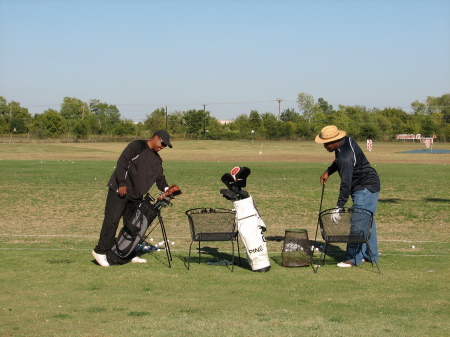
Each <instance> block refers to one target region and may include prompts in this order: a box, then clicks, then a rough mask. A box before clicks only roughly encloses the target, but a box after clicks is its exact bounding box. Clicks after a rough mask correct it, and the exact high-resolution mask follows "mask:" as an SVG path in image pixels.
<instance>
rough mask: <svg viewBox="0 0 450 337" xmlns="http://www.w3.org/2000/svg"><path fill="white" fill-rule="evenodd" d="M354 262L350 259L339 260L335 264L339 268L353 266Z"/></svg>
mask: <svg viewBox="0 0 450 337" xmlns="http://www.w3.org/2000/svg"><path fill="white" fill-rule="evenodd" d="M354 265H355V264H354V263H353V262H352V261H348V260H347V261H344V262H339V263H338V264H337V266H338V267H341V268H350V267H353V266H354Z"/></svg>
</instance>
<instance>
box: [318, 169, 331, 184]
mask: <svg viewBox="0 0 450 337" xmlns="http://www.w3.org/2000/svg"><path fill="white" fill-rule="evenodd" d="M328 177H329V175H328V172H325V173H324V174H322V175H321V176H320V183H321V184H322V185H325V184H326V183H327V180H328Z"/></svg>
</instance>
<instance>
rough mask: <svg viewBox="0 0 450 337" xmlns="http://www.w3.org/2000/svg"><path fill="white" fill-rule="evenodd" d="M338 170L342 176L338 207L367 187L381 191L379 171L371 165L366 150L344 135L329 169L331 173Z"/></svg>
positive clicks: (373, 191)
mask: <svg viewBox="0 0 450 337" xmlns="http://www.w3.org/2000/svg"><path fill="white" fill-rule="evenodd" d="M336 171H337V172H338V173H339V175H340V177H341V187H340V189H339V198H338V202H337V206H338V207H344V205H345V204H346V203H347V201H348V198H349V196H350V194H351V193H353V192H355V191H360V190H363V189H364V188H367V189H368V190H369V191H370V192H372V193H375V192H380V178H379V177H378V173H377V171H375V169H374V168H373V167H372V166H370V163H369V161H368V160H367V158H366V156H365V155H364V152H363V151H362V150H361V148H360V147H359V145H358V144H356V142H355V141H354V140H353V139H352V138H350V137H344V138H343V142H342V144H341V145H340V146H339V148H338V149H337V150H336V151H335V160H334V162H333V164H331V166H330V167H328V169H327V171H326V172H328V174H329V175H331V174H333V173H334V172H336Z"/></svg>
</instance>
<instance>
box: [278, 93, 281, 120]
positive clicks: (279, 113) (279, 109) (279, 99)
mask: <svg viewBox="0 0 450 337" xmlns="http://www.w3.org/2000/svg"><path fill="white" fill-rule="evenodd" d="M277 101H278V120H280V115H281V101H282V99H281V98H277Z"/></svg>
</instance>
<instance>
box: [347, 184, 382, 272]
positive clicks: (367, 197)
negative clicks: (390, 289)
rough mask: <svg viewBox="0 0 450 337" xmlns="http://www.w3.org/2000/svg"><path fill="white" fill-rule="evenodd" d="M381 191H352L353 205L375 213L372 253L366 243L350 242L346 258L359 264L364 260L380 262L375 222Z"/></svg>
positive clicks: (371, 243) (370, 241)
mask: <svg viewBox="0 0 450 337" xmlns="http://www.w3.org/2000/svg"><path fill="white" fill-rule="evenodd" d="M379 194H380V193H379V192H376V193H372V192H370V191H369V190H368V189H367V188H365V189H363V190H361V191H355V192H353V193H352V195H351V196H352V199H353V207H360V208H364V209H367V210H369V211H371V212H372V213H373V222H372V233H371V235H370V238H369V246H370V248H371V251H372V254H370V253H369V247H368V246H367V244H365V243H349V244H347V250H346V252H345V259H346V260H349V261H352V262H353V263H354V264H355V265H357V266H359V265H360V264H361V263H362V260H363V259H364V260H366V261H372V262H378V240H377V227H376V224H375V212H376V210H377V205H378V196H379Z"/></svg>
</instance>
